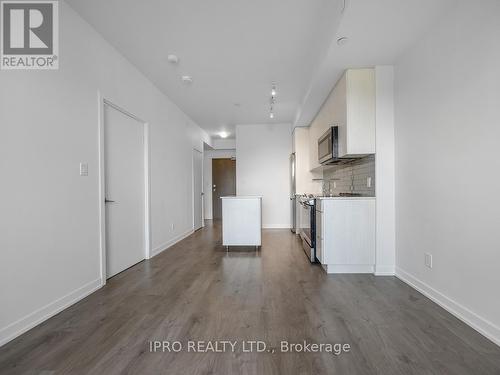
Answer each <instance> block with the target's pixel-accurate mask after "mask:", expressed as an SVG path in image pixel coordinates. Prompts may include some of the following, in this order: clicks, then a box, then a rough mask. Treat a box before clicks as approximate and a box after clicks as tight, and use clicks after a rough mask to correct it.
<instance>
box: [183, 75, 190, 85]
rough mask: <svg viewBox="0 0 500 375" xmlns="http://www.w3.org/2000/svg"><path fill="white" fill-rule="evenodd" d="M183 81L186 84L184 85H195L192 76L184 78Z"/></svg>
mask: <svg viewBox="0 0 500 375" xmlns="http://www.w3.org/2000/svg"><path fill="white" fill-rule="evenodd" d="M181 79H182V82H184V83H188V84H189V83H193V77H191V76H182V77H181Z"/></svg>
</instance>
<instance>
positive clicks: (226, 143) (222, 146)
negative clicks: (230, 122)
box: [212, 139, 236, 150]
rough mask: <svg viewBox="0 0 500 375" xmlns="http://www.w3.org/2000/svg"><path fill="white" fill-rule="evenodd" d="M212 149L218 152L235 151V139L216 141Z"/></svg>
mask: <svg viewBox="0 0 500 375" xmlns="http://www.w3.org/2000/svg"><path fill="white" fill-rule="evenodd" d="M212 147H213V148H214V149H216V150H234V149H235V148H236V140H235V139H214V140H213V141H212Z"/></svg>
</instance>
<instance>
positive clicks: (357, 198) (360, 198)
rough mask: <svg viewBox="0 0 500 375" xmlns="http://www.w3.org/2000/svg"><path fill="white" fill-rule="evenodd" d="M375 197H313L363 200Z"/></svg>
mask: <svg viewBox="0 0 500 375" xmlns="http://www.w3.org/2000/svg"><path fill="white" fill-rule="evenodd" d="M375 198H376V197H316V198H315V199H344V200H345V199H351V200H363V199H375Z"/></svg>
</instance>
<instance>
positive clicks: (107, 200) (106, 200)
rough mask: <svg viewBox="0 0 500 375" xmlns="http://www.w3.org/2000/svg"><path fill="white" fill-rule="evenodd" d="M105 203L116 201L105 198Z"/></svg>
mask: <svg viewBox="0 0 500 375" xmlns="http://www.w3.org/2000/svg"><path fill="white" fill-rule="evenodd" d="M104 203H115V201H112V200H110V199H104Z"/></svg>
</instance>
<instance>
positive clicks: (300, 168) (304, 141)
mask: <svg viewBox="0 0 500 375" xmlns="http://www.w3.org/2000/svg"><path fill="white" fill-rule="evenodd" d="M293 152H295V173H296V174H295V192H296V193H297V194H304V193H320V192H321V183H320V182H318V181H314V179H315V178H321V177H322V174H321V173H313V172H311V171H310V162H309V128H295V129H294V130H293Z"/></svg>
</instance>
